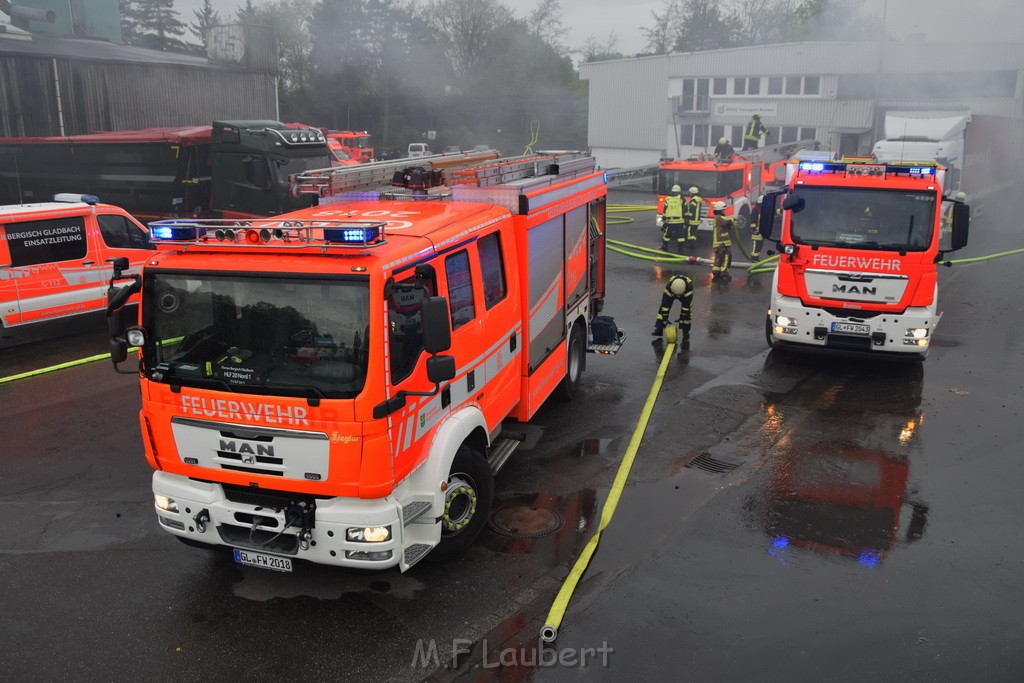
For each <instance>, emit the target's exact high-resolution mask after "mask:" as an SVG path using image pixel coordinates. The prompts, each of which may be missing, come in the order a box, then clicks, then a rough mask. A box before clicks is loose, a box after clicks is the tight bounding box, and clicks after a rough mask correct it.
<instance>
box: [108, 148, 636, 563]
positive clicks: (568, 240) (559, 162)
mask: <svg viewBox="0 0 1024 683" xmlns="http://www.w3.org/2000/svg"><path fill="white" fill-rule="evenodd" d="M481 156H484V157H486V158H485V159H483V160H481V159H480V157H481ZM494 156H495V155H494V154H493V153H492V154H489V155H481V154H466V155H463V157H462V158H461V159H459V158H455V157H453V155H445V156H444V157H443V158H441V157H426V158H424V159H417V160H416V161H417V165H416V166H412V167H410V166H408V164H409V162H408V160H403V161H401V162H390V163H379V162H378V163H374V164H367V165H362V166H358V167H348V168H337V169H324V170H321V171H314V172H309V173H299V174H296V175H295V176H293V177H292V188H293V191H294V194H296V195H297V196H304V197H311V198H314V199H316V198H318V199H319V200H320V204H319V205H318V206H315V207H311V208H308V209H305V210H302V211H297V212H294V213H291V214H288V215H285V216H280V217H277V218H274V219H263V220H255V221H249V222H241V221H182V220H177V221H164V222H159V223H156V224H154V225H153V227H152V235H153V239H154V242H155V244H156V245H157V249H158V254H157V255H156V256H155V257H154V258H152V259H150V260H148V261H147V262H146V264H145V266H144V268H143V271H142V273H141V275H140V276H135V277H131V276H129V277H128V278H124V276H119V275H117V274H116V273H115V279H131V280H132V282H131V283H130V284H125V285H124V286H121V287H117V288H115V287H114V280H112V282H111V299H110V304H109V307H108V312H109V313H110V314H111V331H112V334H113V335H114V338H113V340H112V358H113V359H114V362H115V367H116V366H117V363H119V362H123V361H124V360H126V358H127V348H128V344H131V345H133V346H137V347H139V349H140V351H139V354H138V368H137V370H134V371H133V372H138V373H139V375H140V381H141V389H142V411H141V414H140V419H141V424H142V434H143V439H144V444H145V452H146V457H147V459H148V461H149V463H150V464H151V465H152V466H153V468H154V469H155V470H156V472H155V473H154V476H153V491H154V495H155V512H156V514H157V517H158V519H159V523H160V525H161V526H162V527H163V528H164V529H165V530H167V531H168V532H170V533H172V534H174V535H175V536H176V537H177V538H179V539H180V540H182V541H183V542H185V543H186V544H190V545H201V546H205V547H209V546H218V545H222V546H227V547H230V548H232V549H233V551H234V556H235V560H236V561H237V562H240V563H242V564H249V565H254V566H258V567H266V568H271V569H278V570H285V571H289V570H291V568H292V560H294V559H305V560H309V561H313V562H319V563H325V564H333V565H344V566H349V567H362V568H375V569H380V568H387V567H392V566H398V567H399V568H400V569H401V570H402V571H405V570H407V569H409V568H410V567H411V566H413V565H414V564H416V563H417V562H418V561H419V560H421V559H422V558H423V557H424V556H426V555H427V554H428V553H431V552H432V556H433V557H435V558H444V557H447V556H449V555H452V554H453V553H455V552H457V551H459V550H461V549H462V548H464V547H466V546H467V545H468V544H470V543H471V542H472V541H473V540H474V538H475V537H476V536H477V535H478V534H479V532H480V531H481V529H482V528H483V526H484V525H485V524H486V520H487V517H488V513H489V510H490V508H491V503H492V497H493V484H492V476H493V474H494V473H496V472H497V471H498V470H499V469H500V468H501V467H502V465H503V464H504V463H505V462H506V461H507V459H508V458H509V456H510V455H511V454H512V453H513V451H514V450H515V449H516V447H517V446H518V445H519V444H520V443H521V440H522V438H523V435H522V433H521V432H518V431H517V430H516V426H515V425H516V422H517V421H518V422H523V421H527V420H529V419H531V418H532V417H533V416H534V415H535V414H536V412H537V410H538V409H539V408H540V407H541V405H543V404H544V402H545V401H546V400H547V399H548V397H549V396H551V395H552V394H556V393H557V394H560V395H561V396H562V397H564V398H572V397H573V396H575V395H576V394H577V392H579V390H580V380H581V376H582V373H583V370H584V367H585V361H586V353H587V352H588V351H591V352H598V353H614V352H615V351H617V350H618V348H619V347H620V346H621V343H622V335H621V333H620V332H618V331H616V332H615V333H614V334H613V335H612V337H611V338H600V337H601V334H602V333H605V329H606V327H607V322H608V320H607V318H606V317H604V316H599V318H600V319H596V318H595V316H596V314H597V313H598V311H599V310H600V309H601V307H602V302H603V300H604V293H605V275H604V265H605V210H606V204H605V202H606V194H607V190H606V185H605V180H604V174H603V172H601V171H600V170H599V169H598V168H597V167H596V164H595V161H594V159H593V158H591V157H589V156H586V155H583V154H580V153H557V154H555V153H553V154H538V155H531V156H524V157H514V158H510V159H495V158H493V157H494ZM402 165H404V166H405V168H401V167H400V166H402ZM119 265H123V264H115V266H119ZM135 291H141V293H142V301H141V306H140V309H141V310H140V313H139V322H140V324H138V325H132V326H131V327H128V328H127V329H124V327H123V323H122V321H120V320H119V317H120V305H121V302H122V301H124V300H125V298H126V297H128V296H130V295H131V294H132V293H133V292H135ZM599 322H603V323H605V326H604V327H602V326H600V325H598V323H599ZM591 337H593V341H591Z"/></svg>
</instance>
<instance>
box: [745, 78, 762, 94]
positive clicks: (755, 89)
mask: <svg viewBox="0 0 1024 683" xmlns="http://www.w3.org/2000/svg"><path fill="white" fill-rule="evenodd" d="M747 94H748V95H760V94H761V77H760V76H754V77H751V78H748V79H747Z"/></svg>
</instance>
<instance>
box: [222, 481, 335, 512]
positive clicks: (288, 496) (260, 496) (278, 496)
mask: <svg viewBox="0 0 1024 683" xmlns="http://www.w3.org/2000/svg"><path fill="white" fill-rule="evenodd" d="M222 486H223V487H224V497H225V498H227V499H228V500H230V501H231V502H232V503H241V504H243V505H252V506H254V507H264V508H267V509H269V510H281V509H284V508H286V507H288V504H289V503H294V502H296V501H300V500H304V501H306V502H314V501H316V499H317V497H316V496H305V495H302V494H299V493H288V492H287V491H272V490H267V489H260V490H258V491H254V490H252V489H247V488H243V487H241V486H232V485H231V484H222Z"/></svg>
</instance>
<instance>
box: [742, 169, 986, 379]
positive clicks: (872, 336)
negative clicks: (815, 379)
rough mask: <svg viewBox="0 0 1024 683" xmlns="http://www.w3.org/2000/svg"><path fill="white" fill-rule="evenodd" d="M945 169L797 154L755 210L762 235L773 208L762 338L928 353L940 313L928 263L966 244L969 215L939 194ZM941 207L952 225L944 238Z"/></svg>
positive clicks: (786, 344) (782, 344)
mask: <svg viewBox="0 0 1024 683" xmlns="http://www.w3.org/2000/svg"><path fill="white" fill-rule="evenodd" d="M944 176H945V171H944V169H943V168H942V167H940V166H938V165H936V164H935V163H934V162H922V163H874V162H872V161H871V160H870V159H858V160H847V161H833V160H831V159H830V158H829V156H828V155H827V154H824V153H820V152H806V153H800V154H798V155H797V156H795V157H794V158H793V159H792V160H791V161H790V163H788V164H787V170H786V181H787V182H786V187H785V188H784V189H783V190H780V191H778V192H775V193H770V194H768V195H766V197H765V203H764V208H763V209H762V211H761V223H760V230H761V234H762V235H763V236H764V237H772V232H773V229H774V227H775V224H776V223H778V222H779V220H778V219H779V216H778V215H777V214H781V228H780V232H779V234H778V237H777V238H776V242H777V243H778V245H779V250H780V251H781V254H780V256H779V263H778V267H777V268H776V270H775V276H774V279H773V284H772V301H771V306H770V309H769V312H768V318H767V320H766V322H765V334H766V336H767V339H768V344H769V345H770V346H772V347H775V348H804V349H822V350H824V349H828V350H830V351H837V352H848V353H853V354H869V355H871V356H875V357H877V356H882V355H889V356H893V357H902V358H904V359H923V358H924V357H925V356H927V355H928V349H929V346H930V342H931V337H932V334H933V333H934V331H935V327H936V325H938V322H939V319H940V318H941V317H942V314H941V313H940V312H939V310H938V308H937V299H938V273H937V265H936V264H937V263H938V262H940V261H941V260H942V258H943V254H944V253H945V252H948V251H955V250H957V249H960V248H962V247H963V246H965V245H966V244H967V235H968V226H969V223H970V209H969V208H968V206H967V205H966V204H964V203H962V202H957V201H953V200H951V199H949V198H948V197H944V196H943V182H944V180H945V178H944ZM946 202H952V204H953V206H952V207H949V205H948V204H947V203H946ZM947 209H950V210H951V211H952V217H953V218H952V225H951V228H952V229H951V234H950V235H948V236H946V237H943V234H942V232H941V227H942V220H943V215H944V213H945V212H946V210H947ZM945 239H948V240H949V243H948V244H940V242H942V241H944V240H945Z"/></svg>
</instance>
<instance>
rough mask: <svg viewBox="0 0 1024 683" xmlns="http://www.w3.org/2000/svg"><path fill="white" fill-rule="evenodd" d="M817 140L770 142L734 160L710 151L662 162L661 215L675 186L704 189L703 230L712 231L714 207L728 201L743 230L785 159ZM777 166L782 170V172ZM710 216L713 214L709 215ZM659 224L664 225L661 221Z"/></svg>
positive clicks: (658, 182) (728, 208) (729, 210)
mask: <svg viewBox="0 0 1024 683" xmlns="http://www.w3.org/2000/svg"><path fill="white" fill-rule="evenodd" d="M814 144H815V143H814V141H813V140H804V141H800V142H793V143H786V144H780V145H769V146H767V147H761V148H759V149H756V150H749V151H746V152H742V153H741V152H736V154H735V155H734V156H733V157H732V159H731V160H718V159H715V158H714V156H712V155H710V154H704V153H702V154H694V155H691V156H690V157H689V158H687V159H669V160H664V161H662V162H661V163H660V164H659V167H658V175H657V177H656V178H655V188H654V191H655V192H656V193H657V195H658V215H659V216H660V215H661V213H662V211H663V210H664V207H665V197H666V196H668V194H669V192H670V191H671V189H672V186H673V185H678V186H679V187H680V188H682V191H683V194H684V195H685V194H688V193H689V189H690V188H691V187H696V188H697V189H698V190H700V196H701V198H702V199H703V200H704V203H703V205H702V206H701V211H700V216H701V224H700V229H701V230H711V225H712V223H713V219H714V216H713V215H712V214H711V207H713V206H714V205H715V202H725V205H726V211H727V213H728V215H731V216H735V217H736V221H737V225H736V228H737V230H738V231H739V232H740V233H742V234H745V233H743V231H744V230H745V229H746V228H747V226H748V225H749V224H750V207H751V205H752V204H755V203H757V198H758V197H759V196H760V195H762V194H764V193H765V192H766V190H767V189H768V187H770V186H771V184H773V183H776V181H777V180H780V179H781V175H780V176H778V177H777V176H776V174H777V173H781V169H782V168H783V167H784V166H785V161H786V159H788V158H789V157H790V156H791V155H792V154H793V153H794V152H795V151H797V150H799V149H802V148H803V147H805V146H808V145H814ZM776 169H779V170H778V171H777V170H776ZM709 216H711V217H710V218H709ZM658 227H659V228H660V227H661V224H660V220H659V222H658Z"/></svg>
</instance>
